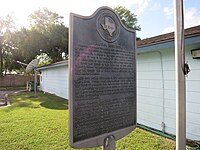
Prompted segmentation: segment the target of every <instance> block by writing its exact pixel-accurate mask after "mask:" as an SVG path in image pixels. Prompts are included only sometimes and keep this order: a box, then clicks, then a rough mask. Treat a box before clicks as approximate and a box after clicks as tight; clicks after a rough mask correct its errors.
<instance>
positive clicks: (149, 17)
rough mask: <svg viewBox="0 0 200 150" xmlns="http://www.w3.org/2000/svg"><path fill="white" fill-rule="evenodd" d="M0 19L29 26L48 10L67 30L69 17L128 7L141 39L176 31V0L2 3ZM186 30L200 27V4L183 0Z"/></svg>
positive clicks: (18, 0) (6, 0) (7, 0)
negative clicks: (11, 18) (36, 13)
mask: <svg viewBox="0 0 200 150" xmlns="http://www.w3.org/2000/svg"><path fill="white" fill-rule="evenodd" d="M0 4H1V5H0V16H5V15H7V14H12V15H13V16H14V18H15V22H16V24H17V25H18V26H20V27H22V26H25V27H26V26H27V25H28V24H29V23H28V20H27V16H28V15H30V14H31V13H32V12H33V11H34V10H38V9H39V8H42V7H46V8H48V9H49V10H50V11H53V12H57V13H58V14H59V15H61V16H63V17H64V18H65V19H64V22H65V24H66V25H67V26H68V22H69V21H68V20H69V13H70V12H73V13H77V14H80V15H86V16H89V15H91V14H92V13H93V12H94V11H95V10H96V9H97V8H99V7H101V6H109V7H116V6H125V7H126V8H128V9H129V10H130V11H131V12H132V13H134V14H136V15H137V18H138V24H139V25H140V26H141V28H142V31H139V32H137V35H138V36H139V37H141V38H142V39H144V38H148V37H152V36H156V35H160V34H163V33H168V32H171V31H173V30H174V18H173V17H174V16H173V15H174V14H173V0H72V1H69V0H0ZM184 7H185V8H184V10H185V28H188V27H192V26H196V25H200V0H184Z"/></svg>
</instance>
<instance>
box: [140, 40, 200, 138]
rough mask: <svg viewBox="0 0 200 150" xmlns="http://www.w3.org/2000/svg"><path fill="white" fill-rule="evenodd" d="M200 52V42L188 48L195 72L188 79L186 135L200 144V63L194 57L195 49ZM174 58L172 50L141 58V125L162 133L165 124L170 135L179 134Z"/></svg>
mask: <svg viewBox="0 0 200 150" xmlns="http://www.w3.org/2000/svg"><path fill="white" fill-rule="evenodd" d="M196 48H200V42H199V43H198V44H193V45H188V46H186V61H188V63H189V65H190V69H191V72H190V73H189V75H188V77H187V78H186V86H187V89H186V95H187V99H186V107H187V108H186V114H187V116H186V117H187V118H186V122H187V123H186V126H187V127H186V128H187V129H186V130H187V131H186V132H187V138H189V139H192V140H200V109H199V108H200V59H192V56H191V49H196ZM141 49H142V48H141ZM159 51H160V52H159ZM174 57H175V56H174V49H173V48H172V47H171V48H168V49H160V50H156V48H155V50H153V49H152V51H149V52H144V53H139V54H138V55H137V78H138V80H137V81H138V82H137V88H138V89H137V91H138V93H137V94H138V95H137V96H138V112H137V114H138V123H140V124H143V125H146V126H149V127H152V128H155V129H158V130H162V127H161V123H162V122H164V123H165V126H166V128H165V131H166V132H167V133H170V134H175V132H176V130H175V128H176V100H175V98H176V92H175V58H174Z"/></svg>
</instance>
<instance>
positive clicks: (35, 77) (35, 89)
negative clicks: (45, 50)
mask: <svg viewBox="0 0 200 150" xmlns="http://www.w3.org/2000/svg"><path fill="white" fill-rule="evenodd" d="M34 96H35V97H36V96H37V71H36V69H35V68H34Z"/></svg>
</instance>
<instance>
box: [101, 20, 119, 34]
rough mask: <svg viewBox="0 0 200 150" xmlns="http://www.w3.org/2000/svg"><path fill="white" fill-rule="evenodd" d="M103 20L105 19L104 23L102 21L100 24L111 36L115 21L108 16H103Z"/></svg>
mask: <svg viewBox="0 0 200 150" xmlns="http://www.w3.org/2000/svg"><path fill="white" fill-rule="evenodd" d="M104 20H105V23H102V24H101V26H102V27H103V29H104V30H107V31H108V33H109V34H110V36H113V32H114V31H115V29H116V25H115V22H114V21H113V20H112V19H111V18H109V17H105V18H104Z"/></svg>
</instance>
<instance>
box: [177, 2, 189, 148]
mask: <svg viewBox="0 0 200 150" xmlns="http://www.w3.org/2000/svg"><path fill="white" fill-rule="evenodd" d="M174 22H175V68H176V150H184V149H185V148H186V94H185V92H186V90H185V74H184V65H185V51H184V19H183V0H174Z"/></svg>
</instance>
